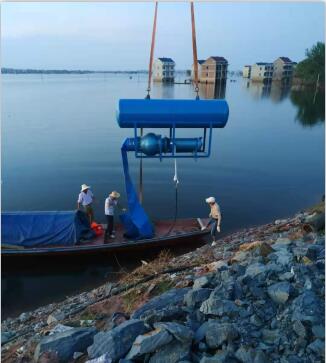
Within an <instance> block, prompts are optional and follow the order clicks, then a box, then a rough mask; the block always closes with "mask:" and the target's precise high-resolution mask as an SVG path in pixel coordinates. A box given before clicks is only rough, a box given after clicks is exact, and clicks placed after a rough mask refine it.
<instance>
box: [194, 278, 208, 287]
mask: <svg viewBox="0 0 326 363" xmlns="http://www.w3.org/2000/svg"><path fill="white" fill-rule="evenodd" d="M209 282H210V277H209V276H201V277H199V278H198V279H196V280H195V281H194V285H193V288H194V289H199V288H201V287H206V286H208V285H209Z"/></svg>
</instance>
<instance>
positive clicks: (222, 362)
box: [199, 351, 230, 363]
mask: <svg viewBox="0 0 326 363" xmlns="http://www.w3.org/2000/svg"><path fill="white" fill-rule="evenodd" d="M229 361H230V360H229V359H228V353H227V352H223V351H222V352H218V353H216V354H215V355H213V356H211V357H207V356H205V357H203V358H202V359H201V360H200V362H199V363H227V362H229Z"/></svg>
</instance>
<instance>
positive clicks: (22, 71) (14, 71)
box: [1, 68, 148, 74]
mask: <svg viewBox="0 0 326 363" xmlns="http://www.w3.org/2000/svg"><path fill="white" fill-rule="evenodd" d="M1 73H2V74H93V73H128V74H137V73H148V71H145V70H139V71H89V70H67V69H16V68H1Z"/></svg>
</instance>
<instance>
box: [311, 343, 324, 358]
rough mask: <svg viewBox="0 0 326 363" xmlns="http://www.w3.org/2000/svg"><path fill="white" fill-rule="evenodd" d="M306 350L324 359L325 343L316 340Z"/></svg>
mask: <svg viewBox="0 0 326 363" xmlns="http://www.w3.org/2000/svg"><path fill="white" fill-rule="evenodd" d="M307 350H310V351H312V352H314V353H315V354H317V355H318V356H321V357H325V342H323V341H322V340H321V339H316V340H314V341H313V342H312V343H311V344H309V345H308V347H307Z"/></svg>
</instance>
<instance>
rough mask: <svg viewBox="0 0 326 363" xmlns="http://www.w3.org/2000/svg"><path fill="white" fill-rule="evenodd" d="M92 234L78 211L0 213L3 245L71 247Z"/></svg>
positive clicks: (87, 222)
mask: <svg viewBox="0 0 326 363" xmlns="http://www.w3.org/2000/svg"><path fill="white" fill-rule="evenodd" d="M93 236H94V233H93V231H92V230H91V228H90V223H89V220H88V218H87V216H86V214H85V213H84V212H82V211H67V212H66V211H65V212H55V211H54V212H52V211H50V212H48V211H46V212H3V213H1V242H2V243H5V244H10V245H16V246H24V247H42V246H44V247H45V246H51V245H61V246H71V245H74V244H76V243H77V242H79V241H80V240H81V239H87V238H92V237H93Z"/></svg>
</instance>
